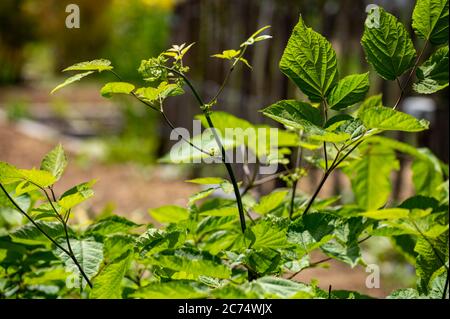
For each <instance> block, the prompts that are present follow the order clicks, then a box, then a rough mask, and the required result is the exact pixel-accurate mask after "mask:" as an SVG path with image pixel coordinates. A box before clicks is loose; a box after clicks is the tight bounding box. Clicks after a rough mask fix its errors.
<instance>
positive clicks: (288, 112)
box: [262, 100, 350, 142]
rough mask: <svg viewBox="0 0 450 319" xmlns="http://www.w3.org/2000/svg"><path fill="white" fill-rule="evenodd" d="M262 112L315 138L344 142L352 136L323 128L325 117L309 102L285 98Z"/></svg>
mask: <svg viewBox="0 0 450 319" xmlns="http://www.w3.org/2000/svg"><path fill="white" fill-rule="evenodd" d="M262 112H263V114H264V115H265V116H267V117H269V118H271V119H273V120H275V121H277V122H279V123H282V124H284V125H285V126H287V127H291V128H295V129H297V130H303V131H305V133H307V134H308V135H309V137H310V138H311V139H313V140H318V141H326V142H342V141H345V140H347V139H349V138H350V134H347V133H334V132H331V131H328V130H325V129H323V128H321V127H320V126H322V125H323V119H322V116H321V114H320V110H319V109H317V108H315V107H313V106H312V105H311V104H309V103H305V102H299V101H295V100H284V101H280V102H277V103H275V104H273V105H271V106H269V107H267V108H265V109H263V110H262Z"/></svg>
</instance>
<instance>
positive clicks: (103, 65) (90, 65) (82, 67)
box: [63, 59, 113, 72]
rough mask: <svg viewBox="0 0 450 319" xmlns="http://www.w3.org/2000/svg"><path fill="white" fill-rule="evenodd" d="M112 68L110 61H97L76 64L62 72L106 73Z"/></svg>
mask: <svg viewBox="0 0 450 319" xmlns="http://www.w3.org/2000/svg"><path fill="white" fill-rule="evenodd" d="M112 69H113V67H112V66H111V61H108V60H106V59H97V60H92V61H87V62H80V63H77V64H74V65H72V66H69V67H67V68H65V69H64V70H63V72H66V71H98V72H102V71H107V70H112Z"/></svg>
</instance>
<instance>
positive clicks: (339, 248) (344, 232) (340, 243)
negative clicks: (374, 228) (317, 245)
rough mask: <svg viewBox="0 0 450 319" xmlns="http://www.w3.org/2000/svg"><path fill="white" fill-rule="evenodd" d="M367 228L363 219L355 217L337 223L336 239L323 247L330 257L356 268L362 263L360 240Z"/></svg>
mask: <svg viewBox="0 0 450 319" xmlns="http://www.w3.org/2000/svg"><path fill="white" fill-rule="evenodd" d="M366 227H367V224H366V223H363V220H362V218H361V217H353V218H350V219H348V220H344V221H342V220H341V221H339V220H337V221H336V226H335V230H334V232H333V234H334V238H333V239H332V240H331V241H328V242H327V243H325V244H324V245H322V246H321V249H322V251H323V252H325V253H326V254H327V255H328V256H330V257H332V258H334V259H337V260H340V261H343V262H345V263H347V264H349V265H350V266H351V267H355V266H356V265H357V264H358V263H359V262H360V261H361V259H362V258H361V251H360V249H359V243H358V239H359V236H360V234H361V233H362V231H363V230H364V229H365V228H366Z"/></svg>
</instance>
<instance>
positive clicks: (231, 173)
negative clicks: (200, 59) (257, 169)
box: [160, 65, 246, 233]
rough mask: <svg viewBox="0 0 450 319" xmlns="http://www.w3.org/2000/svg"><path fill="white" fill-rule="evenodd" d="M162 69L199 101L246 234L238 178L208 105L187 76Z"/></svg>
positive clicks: (176, 71) (173, 70) (172, 70)
mask: <svg viewBox="0 0 450 319" xmlns="http://www.w3.org/2000/svg"><path fill="white" fill-rule="evenodd" d="M160 67H163V68H165V69H167V70H169V71H171V72H173V73H175V74H177V75H178V76H180V77H181V78H182V79H183V80H184V81H185V82H186V84H187V86H188V87H189V88H190V90H191V92H192V94H193V95H194V97H195V99H196V100H197V102H198V104H199V106H200V109H201V110H202V112H203V115H204V116H205V118H206V121H207V122H208V126H209V128H210V129H211V131H212V132H213V135H214V139H215V140H216V143H217V145H218V146H219V148H220V150H221V154H222V163H223V164H224V165H225V168H226V170H227V172H228V175H229V177H230V181H231V184H233V190H234V195H235V196H236V202H237V206H238V211H239V219H240V223H241V230H242V232H243V233H244V232H245V229H246V223H245V212H244V206H243V204H242V198H241V192H240V191H239V186H238V183H237V180H236V177H235V175H234V171H233V167H232V166H231V164H230V163H229V161H228V159H227V153H226V151H225V148H224V147H223V145H222V142H221V140H220V137H219V135H218V134H217V129H216V128H215V126H214V124H213V122H212V120H211V116H210V114H209V109H208V107H207V105H206V104H205V103H204V102H203V100H202V98H201V97H200V95H199V93H198V92H197V90H196V89H195V87H194V85H193V84H192V82H191V81H190V80H189V79H188V78H187V76H186V75H184V74H183V73H182V72H180V71H178V70H175V69H173V68H170V67H167V66H164V65H160Z"/></svg>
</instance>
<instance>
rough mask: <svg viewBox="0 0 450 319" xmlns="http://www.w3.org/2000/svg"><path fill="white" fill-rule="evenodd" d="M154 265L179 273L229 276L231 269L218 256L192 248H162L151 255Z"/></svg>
mask: <svg viewBox="0 0 450 319" xmlns="http://www.w3.org/2000/svg"><path fill="white" fill-rule="evenodd" d="M152 259H153V261H154V264H155V265H158V266H161V267H164V268H168V269H172V270H174V271H177V272H180V273H181V275H183V274H185V275H191V276H194V278H198V276H210V277H214V278H223V279H226V278H230V276H231V269H230V267H228V266H227V265H225V264H224V263H223V262H222V261H221V260H220V259H219V258H217V257H215V256H212V255H210V254H209V253H206V252H200V251H197V250H194V249H188V248H184V249H176V250H172V249H169V250H164V251H162V252H159V253H157V254H155V255H153V256H152Z"/></svg>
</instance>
